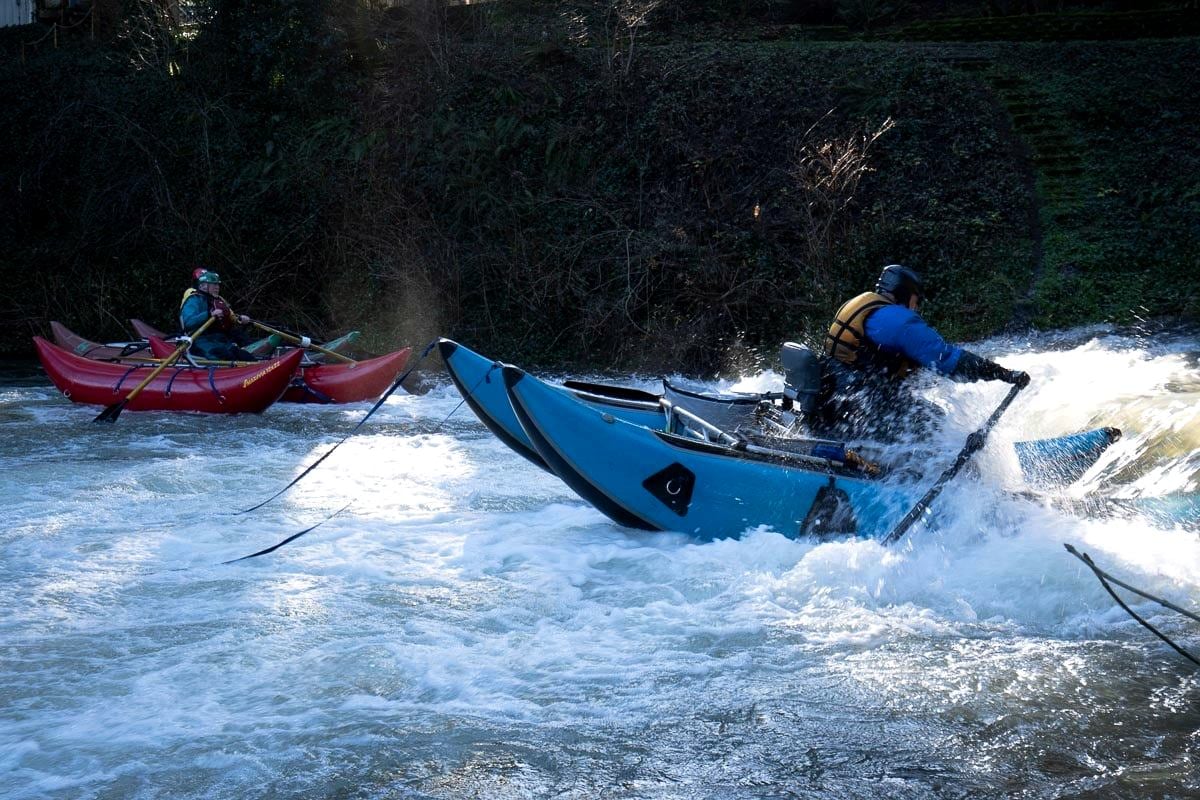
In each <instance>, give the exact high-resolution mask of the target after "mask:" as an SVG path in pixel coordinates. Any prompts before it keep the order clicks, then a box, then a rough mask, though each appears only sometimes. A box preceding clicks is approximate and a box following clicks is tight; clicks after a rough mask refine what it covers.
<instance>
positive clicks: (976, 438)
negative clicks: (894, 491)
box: [881, 384, 1021, 545]
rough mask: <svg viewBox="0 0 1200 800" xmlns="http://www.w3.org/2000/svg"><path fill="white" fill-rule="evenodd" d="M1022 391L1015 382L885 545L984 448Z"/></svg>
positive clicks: (909, 524)
mask: <svg viewBox="0 0 1200 800" xmlns="http://www.w3.org/2000/svg"><path fill="white" fill-rule="evenodd" d="M1020 391H1021V386H1020V385H1019V384H1015V385H1014V386H1013V387H1012V388H1011V389H1009V390H1008V394H1007V395H1006V396H1005V398H1004V399H1003V400H1002V401H1001V402H1000V405H998V406H996V410H995V411H993V412H992V415H991V416H990V417H988V418H987V422H985V423H983V427H982V428H980V429H979V430H977V431H975V432H974V433H972V434H971V435H970V436H968V437H967V443H966V445H965V446H964V447H963V449H962V450H961V451H959V454H958V458H956V459H954V463H953V464H951V465H950V466H949V467H947V468H946V471H945V472H943V473H942V477H940V478H938V480H937V483H935V484H934V485H933V486H932V487H931V488H930V490H929V491H928V492H926V493H925V496H924V497H922V498H921V499H920V500H918V501H917V504H916V505H915V506H913V507H912V508H911V509H910V510H909V512H908V513H907V514H905V515H904V519H902V520H900V522H899V524H897V525H896V527H895V528H892V532H891V533H889V534H888V535H887V536H885V537H883V539H882V540H881V541H882V542H883V543H884V544H885V545H888V544H893V543H894V542H896V541H898V540H899V539H900V537H901V536H903V535H904V534H905V533H907V532H908V529H909V528H911V527H912V526H913V523H914V522H916V521H917V520H918V519H920V518H921V515H922V514H924V513H925V512H926V511H927V510H928V509H929V506H930V504H931V503H933V501H934V498H936V497H937V496H938V495H939V494H941V493H942V489H944V488H946V484H947V483H949V482H950V481H951V480H952V479H953V478H954V476H955V475H957V474H958V471H959V470H961V469H962V468H963V465H964V464H966V463H967V462H968V461H969V460H970V459H971V456H973V455H975V454H976V453H978V452H979V451H980V450H982V449H983V445H984V444H985V443H986V442H987V435H988V433H990V432H991V430H992V427H993V426H995V424H996V422H998V421H999V419H1000V417H1001V416H1002V415H1003V414H1004V412H1005V411H1007V410H1008V407H1009V405H1011V404H1012V401H1013V400H1015V399H1016V397H1017V393H1018V392H1020Z"/></svg>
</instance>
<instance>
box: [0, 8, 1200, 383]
mask: <svg viewBox="0 0 1200 800" xmlns="http://www.w3.org/2000/svg"><path fill="white" fill-rule="evenodd" d="M220 8H222V9H224V8H225V6H221V7H220ZM422 8H424V7H423V6H422ZM355 9H356V6H355V5H354V4H348V3H347V4H343V3H339V2H317V0H307V1H306V2H292V3H287V4H283V3H265V4H259V5H256V6H255V8H254V9H253V10H244V9H243V10H239V11H236V13H235V12H234V11H228V13H227V14H226V15H225V16H222V15H221V14H217V15H216V16H215V17H213V19H212V21H211V22H209V23H206V24H202V25H199V26H198V27H193V28H190V29H189V34H188V38H185V39H176V38H161V37H160V38H158V39H146V38H145V37H139V36H137V35H135V34H136V31H134V30H133V28H132V27H131V26H130V25H128V24H127V25H125V27H121V26H120V25H116V24H114V25H113V26H112V28H111V30H110V31H108V33H107V34H106V35H102V36H101V37H100V38H99V39H98V40H96V41H91V40H88V39H86V38H83V37H77V38H76V39H64V41H63V42H62V43H61V46H60V47H59V48H57V49H54V48H49V47H45V46H39V47H36V48H32V49H30V48H27V51H26V54H25V58H24V60H23V61H22V59H21V58H20V57H19V55H20V48H19V44H20V42H21V41H25V40H28V39H30V38H31V34H32V31H30V30H27V29H15V30H10V31H5V32H4V33H5V34H6V36H5V39H4V42H3V44H4V52H5V54H6V56H7V60H6V61H5V62H4V63H3V64H2V65H0V70H2V71H3V73H4V74H3V78H4V80H3V82H2V83H0V86H3V88H2V89H0V102H2V103H3V105H4V107H5V108H6V109H11V111H12V113H10V114H8V115H6V118H5V120H3V121H0V134H3V136H2V139H0V140H2V141H5V142H7V143H8V146H7V149H8V152H7V153H6V155H5V158H4V159H3V163H2V166H0V170H2V172H0V183H2V187H3V192H2V194H0V197H2V198H3V199H0V204H2V207H0V211H2V212H3V217H4V219H5V222H4V223H3V224H2V225H0V253H3V255H0V270H2V272H3V279H4V281H5V284H6V286H7V287H8V291H6V293H5V297H4V298H3V301H2V304H0V347H2V348H3V350H4V351H6V352H10V353H20V352H26V351H27V350H28V336H29V335H30V334H32V333H38V332H44V331H45V330H46V327H47V323H48V321H49V320H50V319H61V320H62V321H64V322H66V323H67V324H68V325H70V326H71V327H73V328H75V329H77V330H78V331H79V332H81V333H84V334H86V335H89V336H92V337H95V338H112V339H117V338H124V337H125V336H126V333H125V331H123V330H122V327H121V325H122V321H123V320H124V319H126V318H127V317H130V316H138V317H143V318H147V319H149V320H150V321H152V322H157V323H159V324H161V325H164V326H166V325H169V320H170V318H171V316H172V315H173V313H174V310H175V308H176V306H177V303H178V298H179V295H180V293H181V292H182V290H183V288H185V285H186V281H187V278H188V275H189V273H190V271H191V269H192V267H193V266H195V265H205V266H208V267H210V268H212V269H216V270H218V271H220V272H221V273H222V274H223V276H224V277H225V281H226V287H225V288H226V292H227V293H228V294H229V295H230V297H231V299H233V300H234V301H235V305H236V306H238V307H239V308H243V309H246V310H249V311H252V312H253V313H255V314H256V315H258V316H260V317H262V318H264V319H275V320H286V321H288V322H290V323H292V325H293V326H295V327H304V328H306V329H309V330H311V331H313V332H315V333H318V334H319V333H332V332H334V331H339V330H344V329H347V328H352V327H353V328H362V329H363V330H365V331H367V333H368V337H369V338H368V342H367V344H368V346H372V347H375V348H376V349H386V348H387V346H388V345H390V344H391V343H392V342H395V341H397V340H403V341H406V342H410V343H420V342H424V341H428V340H429V339H430V338H431V337H432V336H434V335H436V334H447V335H452V336H455V337H457V338H460V339H462V340H463V341H466V342H469V343H472V344H474V345H476V346H478V347H479V348H481V349H483V350H485V351H486V352H489V353H494V354H496V355H499V356H503V357H506V358H511V359H514V360H517V359H519V360H522V361H523V362H524V363H533V362H540V363H544V364H550V363H574V364H577V365H578V364H583V365H588V366H593V367H607V366H612V365H615V364H620V365H624V366H626V367H628V368H652V367H659V366H669V367H671V368H685V369H703V370H710V369H714V368H719V367H721V366H725V365H729V364H731V363H734V362H736V361H738V360H740V359H744V358H747V357H751V356H752V355H753V354H754V353H755V352H758V351H759V350H760V349H762V350H764V351H766V352H772V351H773V349H774V346H775V345H776V344H777V343H778V342H779V341H780V340H781V339H784V338H803V336H805V335H809V336H811V335H812V334H814V333H816V332H817V331H818V330H819V328H820V326H821V324H822V323H823V322H824V321H826V319H827V317H828V315H829V313H830V311H831V309H832V308H833V307H834V306H835V305H836V304H837V302H838V301H839V300H841V299H843V298H844V297H845V296H846V295H848V294H850V293H853V292H856V291H858V290H860V289H861V288H862V287H864V286H865V285H866V284H867V283H868V282H869V280H870V279H871V277H872V276H873V274H874V273H875V272H876V271H877V269H878V267H879V266H880V265H882V264H883V263H888V262H891V261H903V262H906V263H912V264H914V265H917V266H920V267H922V268H924V269H925V271H926V272H927V273H928V274H929V276H930V279H931V281H932V283H933V286H934V289H933V295H932V298H931V302H930V304H929V305H928V308H927V316H928V317H929V318H931V319H932V320H933V321H934V322H935V323H937V324H938V325H940V326H941V327H942V328H943V330H944V331H945V332H946V333H947V334H948V335H951V336H954V337H962V338H975V337H980V336H985V335H988V334H991V333H995V332H997V331H1002V330H1006V329H1014V328H1019V327H1026V326H1036V327H1042V328H1048V327H1063V326H1070V325H1077V324H1082V323H1088V322H1096V321H1104V320H1114V321H1129V320H1131V319H1135V318H1137V317H1145V316H1160V317H1168V316H1182V317H1184V318H1192V319H1194V317H1195V315H1196V312H1197V310H1198V308H1200V299H1198V298H1200V295H1198V293H1197V289H1196V286H1195V280H1194V275H1195V270H1196V265H1197V264H1200V222H1198V220H1200V181H1198V179H1197V178H1196V176H1197V175H1200V144H1197V139H1196V137H1195V135H1194V131H1195V130H1196V129H1197V127H1198V125H1200V92H1197V91H1196V90H1197V81H1196V78H1195V76H1196V75H1197V74H1200V69H1198V68H1200V40H1198V39H1196V38H1171V39H1138V40H1130V41H1119V40H1118V41H1112V40H1103V41H1101V40H1095V41H1071V42H1054V43H1041V42H1019V41H1005V42H995V41H994V42H985V43H980V42H975V41H964V40H965V39H970V38H976V37H975V35H974V34H972V35H967V34H965V33H963V31H962V30H960V29H953V27H952V26H951V28H950V29H949V31H948V30H947V29H946V25H949V24H950V23H947V22H945V21H944V20H943V21H942V22H940V23H938V24H941V25H942V26H943V27H942V28H940V29H939V28H937V27H936V26H934V28H932V29H931V28H930V27H929V25H926V27H925V28H916V29H913V28H911V26H912V25H914V24H917V23H919V22H921V20H907V21H904V25H899V26H898V27H896V28H895V30H894V31H893V32H892V33H888V32H887V31H886V30H884V31H873V32H871V33H870V35H869V36H868V35H865V34H863V33H862V32H850V33H849V34H848V35H849V36H850V38H847V39H845V40H842V41H815V40H814V39H815V38H819V37H818V36H817V35H816V34H814V33H813V31H814V30H816V31H818V32H819V31H820V30H822V29H813V28H811V27H805V26H790V25H783V24H780V25H764V24H763V23H762V21H761V20H759V19H746V20H743V21H742V22H741V23H737V22H734V23H729V22H728V21H726V22H725V23H724V24H722V25H720V26H716V27H712V26H710V27H705V28H697V27H695V26H690V27H689V26H686V25H682V24H676V25H674V26H672V25H667V24H656V25H653V26H649V27H647V28H639V27H636V26H635V27H632V28H630V27H625V28H621V27H620V24H621V23H620V21H619V20H617V21H616V22H613V20H614V19H615V18H610V17H607V16H605V15H603V14H600V13H599V11H598V7H596V6H586V7H584V6H579V7H576V6H571V7H569V8H568V6H566V5H561V6H560V5H557V4H554V5H552V8H550V10H549V11H548V10H547V9H548V6H546V5H545V4H543V5H534V6H532V7H524V6H519V5H515V4H507V3H502V4H494V5H492V6H489V7H487V8H485V9H484V10H482V11H479V10H476V11H473V12H471V13H470V14H464V13H457V12H456V13H453V14H446V13H444V9H438V8H436V7H434V6H430V7H429V8H427V9H425V11H427V12H428V13H424V12H422V11H421V9H416V10H413V11H410V12H409V13H407V14H399V13H397V12H395V11H392V12H387V13H379V14H366V13H365V12H362V11H361V10H355ZM571 9H574V11H571V13H567V12H568V11H570V10H571ZM601 10H602V9H601ZM1163 13H1164V14H1167V13H1170V14H1179V13H1184V14H1185V15H1186V13H1187V12H1186V11H1184V12H1180V11H1178V10H1170V11H1164V12H1163ZM1110 19H1111V18H1110ZM1138 19H1141V20H1142V22H1141V23H1139V24H1141V25H1142V26H1143V27H1142V28H1137V26H1135V25H1132V24H1130V25H1127V26H1126V27H1127V28H1128V29H1129V30H1130V31H1131V32H1132V33H1136V34H1138V35H1154V34H1156V33H1158V34H1161V33H1162V32H1163V31H1161V30H1157V29H1152V28H1153V26H1151V27H1146V26H1147V25H1149V23H1147V22H1146V21H1145V19H1144V18H1142V17H1139V18H1138ZM1182 19H1184V20H1185V21H1186V20H1187V19H1190V17H1186V16H1185V17H1183V18H1182ZM606 20H608V21H609V23H607V27H606ZM1069 21H1071V22H1072V24H1073V25H1074V26H1075V27H1073V28H1072V27H1069V26H1068V27H1067V28H1064V30H1067V31H1068V32H1067V33H1066V34H1064V36H1080V35H1088V34H1087V33H1086V30H1084V34H1080V33H1079V30H1081V28H1080V25H1081V24H1082V23H1079V22H1078V20H1077V19H1075V20H1069ZM926 22H929V21H926ZM285 23H286V24H285ZM930 24H932V23H930ZM974 24H975V25H976V27H977V28H978V26H979V25H985V27H986V25H993V23H991V22H987V21H983V22H979V21H976V22H975V23H974ZM1037 24H1038V25H1040V26H1041V27H1036V26H1035V28H1033V30H1043V31H1044V30H1050V27H1047V25H1049V23H1045V24H1043V23H1037ZM1056 24H1057V23H1056ZM1105 25H1107V27H1104V26H1100V27H1093V28H1092V30H1101V29H1102V30H1104V31H1108V33H1107V34H1106V37H1105V38H1107V37H1109V36H1110V35H1112V30H1113V26H1112V25H1110V24H1108V23H1105ZM614 26H616V27H614ZM1060 27H1062V26H1060ZM1057 29H1058V28H1055V30H1057ZM906 30H907V31H908V34H907V35H908V38H911V39H918V38H920V39H927V38H930V37H932V38H934V39H937V38H938V37H942V38H943V39H945V38H947V37H951V36H956V37H958V39H959V40H956V41H945V40H943V41H932V42H929V41H920V42H914V41H903V40H899V41H898V40H896V39H903V38H904V37H905V33H904V32H905V31H906ZM914 30H915V31H917V33H920V35H919V36H918V35H917V33H914V32H913V31H914ZM931 30H932V31H933V32H932V33H930V31H931ZM955 30H957V32H955ZM973 30H975V29H974V28H971V29H968V31H967V33H970V31H973ZM988 30H989V31H993V32H991V33H988V34H987V35H989V36H992V35H998V34H996V33H995V32H994V30H993V29H992V28H989V29H988ZM1175 30H1177V31H1180V32H1187V31H1188V29H1187V26H1186V25H1185V24H1182V23H1177V24H1176V28H1175ZM620 31H624V34H623V35H622V36H614V35H613V34H614V32H620ZM698 31H699V32H698ZM922 31H923V32H922ZM939 31H940V32H939ZM1147 31H1150V33H1149V34H1148V33H1147ZM1167 32H1171V31H1167ZM826 33H829V30H826ZM1030 38H1036V37H1033V36H1030ZM50 87H52V89H51V88H50Z"/></svg>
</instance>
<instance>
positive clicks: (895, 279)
mask: <svg viewBox="0 0 1200 800" xmlns="http://www.w3.org/2000/svg"><path fill="white" fill-rule="evenodd" d="M875 291H877V292H879V293H880V294H890V295H891V296H892V297H895V298H896V302H897V303H900V304H901V305H908V299H909V298H910V297H912V296H913V295H916V298H917V299H918V300H920V299H921V298H922V297H924V296H925V282H924V281H923V280H921V273H919V272H917V271H916V270H915V269H912V268H911V267H903V266H901V265H899V264H889V265H887V266H886V267H884V268H883V272H881V273H879V281H878V282H877V283H876V284H875Z"/></svg>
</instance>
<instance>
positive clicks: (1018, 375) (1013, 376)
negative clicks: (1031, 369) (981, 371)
mask: <svg viewBox="0 0 1200 800" xmlns="http://www.w3.org/2000/svg"><path fill="white" fill-rule="evenodd" d="M1004 380H1006V381H1008V382H1009V383H1011V384H1013V385H1014V386H1019V387H1021V388H1022V389H1024V388H1025V387H1026V386H1028V385H1029V373H1028V372H1022V371H1021V370H1019V369H1010V370H1009V371H1008V374H1007V375H1006V376H1004Z"/></svg>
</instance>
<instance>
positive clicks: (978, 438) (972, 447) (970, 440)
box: [965, 431, 985, 453]
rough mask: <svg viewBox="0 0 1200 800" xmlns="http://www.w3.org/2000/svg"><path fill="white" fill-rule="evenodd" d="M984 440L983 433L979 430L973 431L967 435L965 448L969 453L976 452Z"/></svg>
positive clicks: (981, 447) (980, 448)
mask: <svg viewBox="0 0 1200 800" xmlns="http://www.w3.org/2000/svg"><path fill="white" fill-rule="evenodd" d="M984 442H985V438H984V435H983V434H982V433H980V432H979V431H975V432H974V433H972V434H971V435H970V436H968V437H967V446H966V448H965V449H966V450H967V451H968V452H970V453H977V452H979V451H980V450H982V449H983V445H984Z"/></svg>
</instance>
